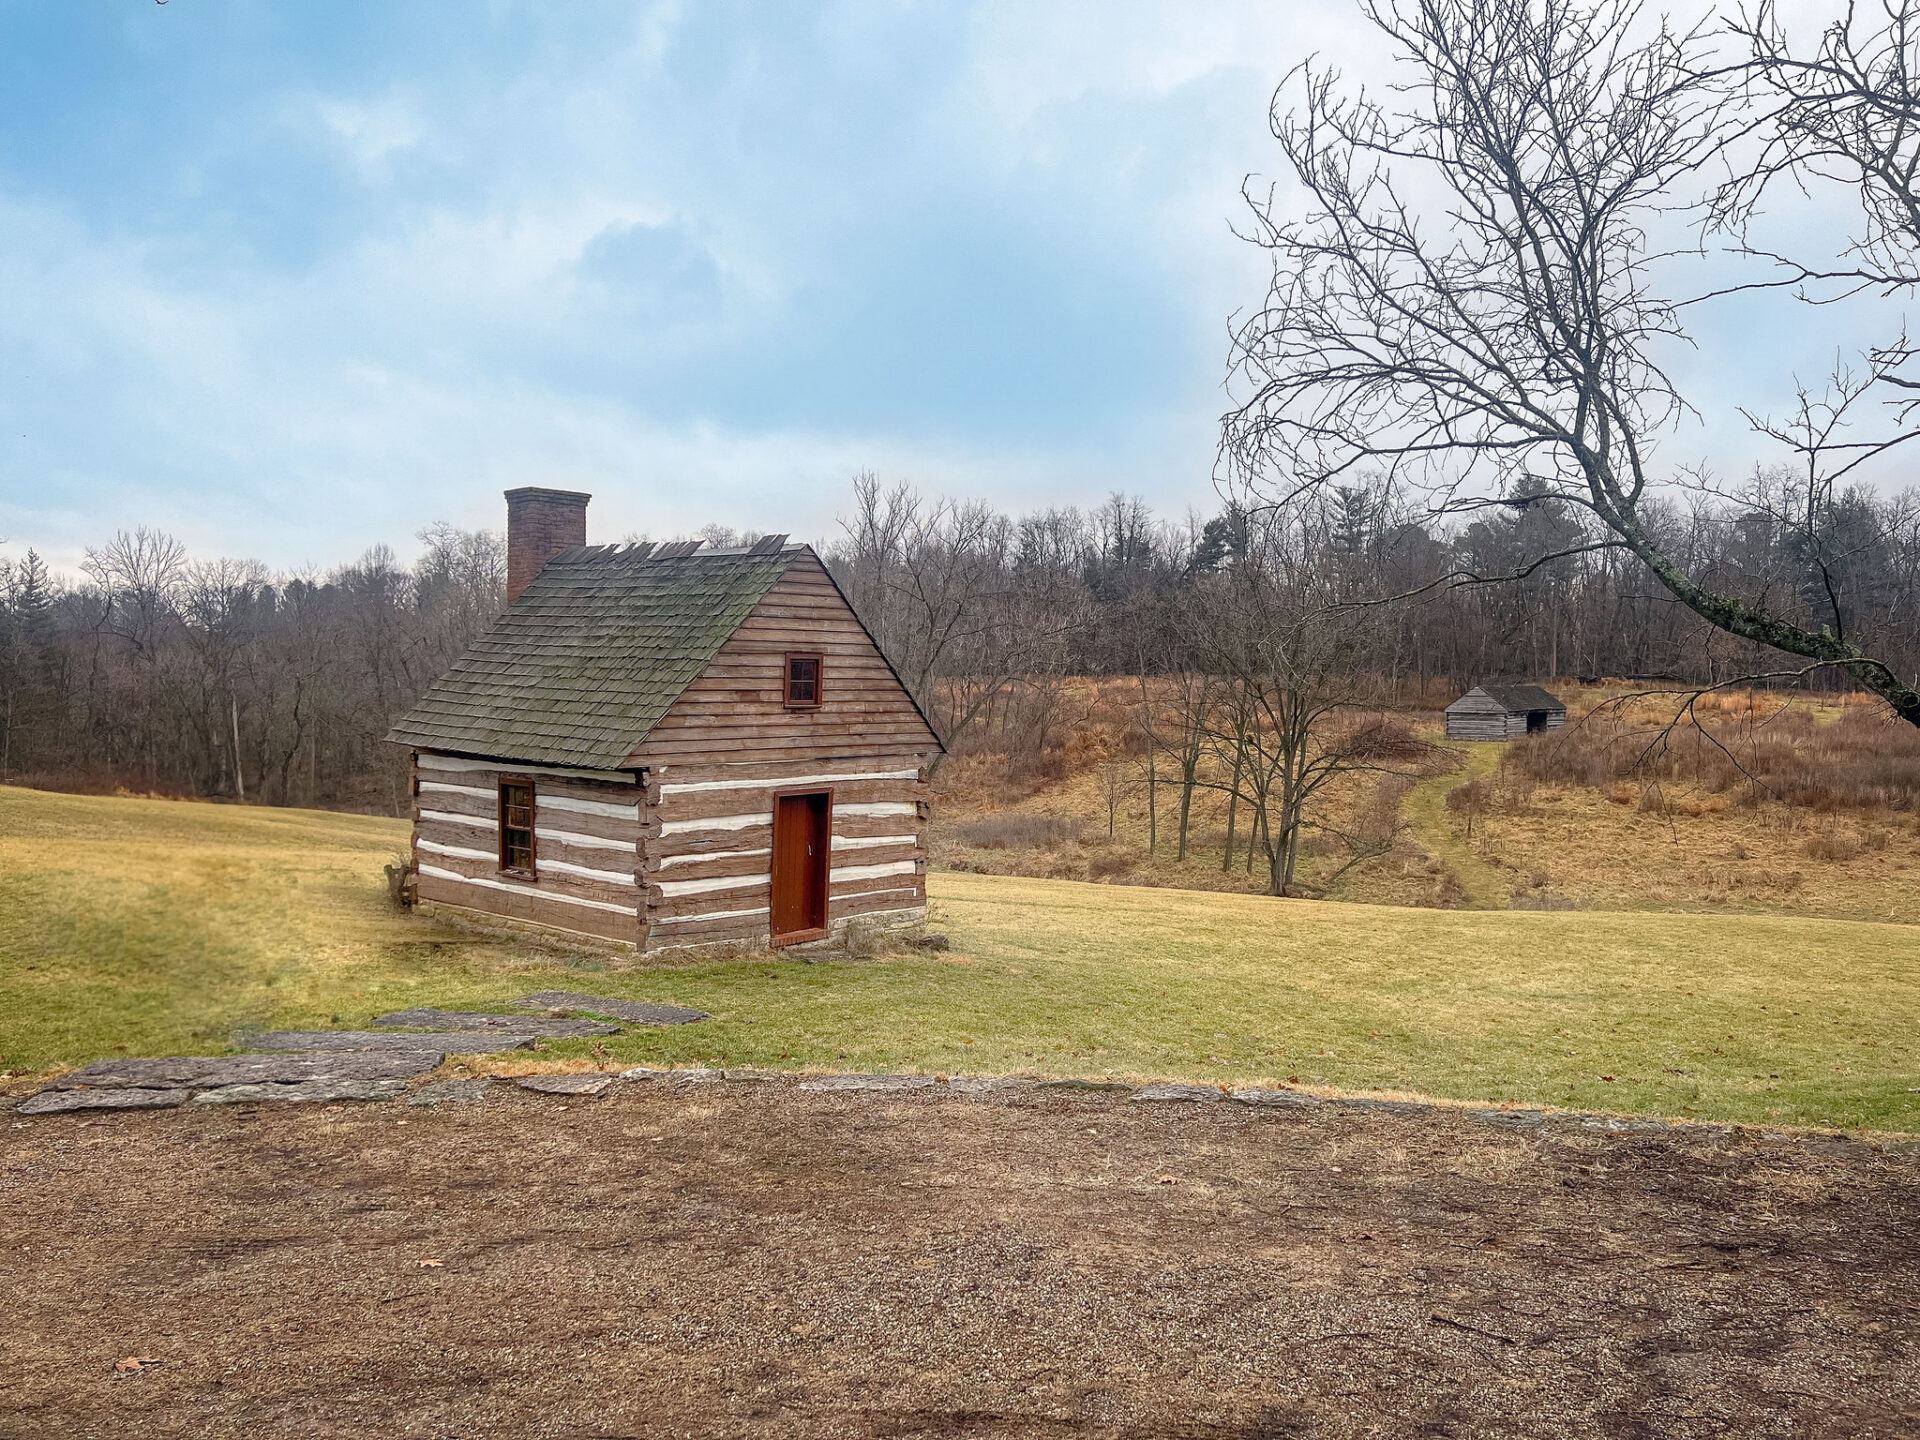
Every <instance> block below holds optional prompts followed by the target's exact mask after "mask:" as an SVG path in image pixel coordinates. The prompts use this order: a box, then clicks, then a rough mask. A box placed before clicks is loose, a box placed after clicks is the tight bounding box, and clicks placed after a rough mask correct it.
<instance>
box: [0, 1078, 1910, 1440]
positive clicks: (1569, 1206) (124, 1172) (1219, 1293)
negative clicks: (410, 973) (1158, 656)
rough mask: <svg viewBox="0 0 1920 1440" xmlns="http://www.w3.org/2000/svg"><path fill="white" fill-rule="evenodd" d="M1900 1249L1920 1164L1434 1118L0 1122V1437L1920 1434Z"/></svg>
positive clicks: (552, 1114) (1794, 1142) (612, 1104)
mask: <svg viewBox="0 0 1920 1440" xmlns="http://www.w3.org/2000/svg"><path fill="white" fill-rule="evenodd" d="M1916 1220H1920V1163H1917V1162H1916V1160H1915V1159H1914V1158H1913V1156H1912V1155H1910V1154H1895V1153H1889V1152H1886V1151H1882V1150H1879V1149H1876V1148H1874V1147H1871V1146H1869V1145H1866V1144H1861V1143H1857V1142H1852V1141H1847V1140H1842V1139H1837V1138H1818V1137H1815V1138H1802V1139H1794V1138H1790V1137H1783V1136H1775V1137H1767V1136H1762V1135H1758V1134H1755V1133H1751V1132H1741V1133H1728V1132H1714V1131H1708V1130H1688V1131H1678V1130H1676V1131H1672V1132H1663V1133H1650V1132H1645V1131H1627V1132H1622V1133H1608V1132H1605V1131H1599V1130H1594V1129H1589V1128H1586V1127H1583V1126H1581V1125H1579V1124H1577V1123H1573V1122H1561V1121H1557V1120H1552V1121H1549V1122H1548V1123H1547V1124H1546V1125H1545V1126H1544V1127H1542V1128H1540V1129H1538V1130H1535V1131H1526V1130H1511V1129H1507V1128H1503V1127H1501V1126H1498V1125H1492V1124H1488V1123H1485V1122H1483V1121H1476V1120H1473V1119H1471V1118H1468V1117H1467V1116H1465V1115H1463V1114H1460V1113H1458V1112H1446V1111H1438V1112H1433V1111H1417V1112H1412V1113H1401V1112H1397V1111H1386V1110H1371V1111H1367V1110H1347V1109H1339V1108H1335V1107H1331V1106H1323V1107H1316V1108H1312V1109H1305V1110H1302V1109H1279V1108H1275V1109H1264V1108H1263V1109H1256V1108H1253V1107H1248V1106H1242V1105H1236V1104H1231V1103H1220V1104H1211V1105H1194V1104H1174V1103H1167V1104H1143V1103H1129V1102H1127V1101H1126V1100H1125V1099H1124V1098H1123V1097H1119V1096H1113V1095H1106V1094H1100V1093H1073V1092H1061V1091H1034V1092H1029V1093H1025V1094H1006V1093H1003V1092H988V1093H986V1094H985V1095H983V1096H980V1097H977V1098H974V1099H967V1100H963V1099H955V1098H953V1097H952V1096H951V1094H949V1093H948V1092H946V1091H944V1090H942V1089H931V1090H915V1091H899V1092H883V1093H872V1092H860V1091H840V1092H836V1091H826V1092H820V1091H810V1092H803V1091H801V1090H799V1089H798V1088H797V1086H795V1085H794V1084H793V1083H791V1082H790V1081H784V1080H780V1081H770V1082H768V1081H763V1082H761V1083H758V1084H733V1083H724V1082H722V1083H710V1084H705V1085H697V1086H694V1085H678V1086H675V1085H668V1084H664V1083H661V1082H659V1081H641V1082H621V1083H618V1084H616V1085H615V1086H614V1087H613V1088H612V1089H610V1090H609V1091H608V1092H607V1093H606V1094H604V1095H603V1096H600V1097H597V1098H583V1097H575V1096H557V1095H538V1094H534V1093H531V1092H528V1091H525V1090H521V1089H519V1088H518V1087H515V1086H512V1085H510V1084H495V1085H493V1086H492V1087H491V1088H490V1089H488V1090H487V1091H486V1093H485V1095H484V1097H483V1098H481V1099H479V1100H477V1101H474V1100H468V1101H465V1102H455V1103H448V1104H443V1105H439V1106H434V1107H425V1106H405V1105H397V1104H380V1105H367V1106H352V1105H346V1106H330V1107H321V1106H237V1107H228V1106H218V1107H207V1106H187V1107H184V1108H183V1109H180V1110H170V1111H155V1112H145V1113H103V1114H95V1115H91V1116H73V1115H61V1116H50V1117H46V1118H44V1119H37V1120H32V1121H27V1120H21V1119H17V1118H15V1117H13V1116H10V1115H0V1244H4V1246H5V1260H4V1263H3V1264H0V1314H4V1316H5V1319H4V1322H3V1323H0V1435H4V1436H7V1437H20V1440H28V1437H31V1440H49V1437H60V1440H68V1437H72V1440H81V1437H94V1436H99V1437H114V1440H127V1437H135V1440H155V1437H171V1436H183V1437H184V1436H192V1437H226V1436H247V1437H275V1436H302V1437H305V1436H352V1437H356V1440H358V1437H385V1436H423V1437H447V1440H451V1437H461V1440H475V1437H494V1436H502V1437H506V1436H514V1437H521V1436H560V1437H572V1440H589V1437H596V1440H598V1437H622V1436H648V1437H653V1436H660V1437H665V1436H742V1437H749V1436H751V1437H760V1436H819V1437H844V1436H869V1435H870V1436H887V1437H918V1436H965V1437H969V1440H976V1437H979V1440H984V1437H994V1436H1046V1437H1059V1436H1090V1437H1109V1436H1111V1437H1122V1436H1124V1437H1163V1436H1165V1437H1208V1440H1212V1437H1219V1440H1229V1437H1231V1440H1257V1437H1258V1440H1277V1437H1336V1436H1337V1437H1346V1436H1354V1437H1360V1436H1407V1435H1421V1436H1459V1437H1467V1436H1507V1435H1513V1436H1553V1437H1567V1436H1605V1437H1639V1436H1666V1435H1676V1436H1702V1437H1706V1436H1737V1437H1743V1440H1744V1437H1760V1436H1782V1437H1785V1436H1794V1437H1802V1436H1835V1437H1839V1436H1845V1437H1849V1440H1860V1437H1884V1436H1906V1435H1920V1398H1916V1397H1920V1344H1916V1339H1917V1335H1916V1332H1917V1331H1920V1248H1917V1247H1916V1244H1915V1240H1916ZM130 1360H137V1361H140V1362H142V1363H141V1364H140V1365H138V1366H137V1367H126V1368H128V1369H129V1371H130V1372H131V1373H126V1374H120V1375H116V1373H115V1367H116V1363H118V1362H124V1361H130Z"/></svg>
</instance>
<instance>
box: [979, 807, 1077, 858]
mask: <svg viewBox="0 0 1920 1440" xmlns="http://www.w3.org/2000/svg"><path fill="white" fill-rule="evenodd" d="M1084 826H1085V822H1084V821H1081V820H1076V819H1074V818H1073V817H1072V816H1068V815H1013V814H1006V815H989V816H987V817H986V818H985V819H984V820H969V821H966V822H965V823H964V824H960V825H956V826H955V827H954V833H955V834H957V835H958V836H959V837H960V839H961V841H962V842H963V843H964V844H967V845H971V846H973V847H974V848H975V849H978V850H1048V849H1051V848H1053V847H1054V846H1056V845H1067V844H1071V843H1072V842H1073V841H1075V840H1078V839H1079V838H1080V831H1081V830H1082V829H1083V828H1084Z"/></svg>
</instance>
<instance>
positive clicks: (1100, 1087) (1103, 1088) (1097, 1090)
mask: <svg viewBox="0 0 1920 1440" xmlns="http://www.w3.org/2000/svg"><path fill="white" fill-rule="evenodd" d="M1038 1088H1040V1089H1042V1090H1085V1091H1088V1092H1089V1093H1091V1094H1095V1095H1124V1094H1130V1093H1132V1091H1133V1086H1131V1085H1123V1084H1121V1083H1120V1082H1119V1081H1118V1080H1042V1081H1041V1082H1040V1084H1039V1087H1038Z"/></svg>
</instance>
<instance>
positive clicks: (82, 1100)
mask: <svg viewBox="0 0 1920 1440" xmlns="http://www.w3.org/2000/svg"><path fill="white" fill-rule="evenodd" d="M192 1098H193V1091H191V1090H144V1089H142V1090H42V1091H41V1092H40V1093H39V1094H38V1095H30V1096H28V1097H27V1098H26V1099H25V1100H22V1101H21V1102H20V1104H19V1106H18V1108H17V1109H16V1111H15V1113H16V1114H20V1115H60V1114H64V1113H65V1112H67V1111H69V1110H166V1109H170V1108H171V1107H173V1106H175V1105H184V1104H186V1103H187V1101H189V1100H191V1099H192Z"/></svg>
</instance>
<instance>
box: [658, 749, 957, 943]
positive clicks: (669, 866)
mask: <svg viewBox="0 0 1920 1440" xmlns="http://www.w3.org/2000/svg"><path fill="white" fill-rule="evenodd" d="M862 763H863V762H860V761H857V760H856V761H852V762H841V763H840V764H837V765H836V764H832V763H824V762H821V763H814V762H811V761H810V762H809V763H804V764H800V765H793V764H789V763H785V762H772V763H769V762H765V761H759V762H742V763H739V764H734V765H705V766H692V767H689V766H672V767H669V768H668V770H667V771H666V773H665V774H663V775H660V776H658V777H657V778H656V779H654V780H653V781H652V783H651V784H650V786H649V794H650V795H657V796H658V800H657V803H656V804H655V806H654V815H655V819H654V820H653V821H652V822H650V824H649V827H648V829H649V835H648V840H647V844H646V850H645V862H644V867H643V870H642V879H643V881H644V882H645V886H646V896H645V898H646V904H647V912H646V915H647V924H648V940H647V943H648V946H649V948H653V947H665V946H675V945H688V944H707V943H713V942H716V941H723V940H746V941H760V942H764V941H766V940H767V939H768V938H769V934H770V928H769V927H770V923H771V916H770V914H769V909H768V907H769V904H770V891H771V887H772V877H771V863H772V858H773V805H774V795H775V793H776V792H779V791H787V790H798V789H831V790H832V791H833V806H832V813H831V822H832V832H831V833H832V838H831V842H830V843H831V853H830V861H829V869H828V872H827V921H828V924H829V925H830V926H832V927H834V928H839V927H840V926H842V925H844V924H845V923H846V922H847V921H848V920H850V919H852V918H854V917H856V916H860V915H867V914H876V913H881V912H891V911H910V910H918V909H921V908H923V907H924V906H925V905H926V874H925V871H926V819H925V815H926V803H925V796H926V786H925V785H924V783H923V782H922V781H921V779H920V775H921V770H920V768H919V767H918V766H912V767H905V766H900V765H898V764H897V762H896V761H895V760H893V759H891V758H888V759H882V760H877V761H871V762H864V763H868V764H872V765H874V766H875V767H878V766H882V765H884V766H886V767H888V768H885V769H880V768H873V769H860V768H852V767H854V766H858V765H860V764H862Z"/></svg>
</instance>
